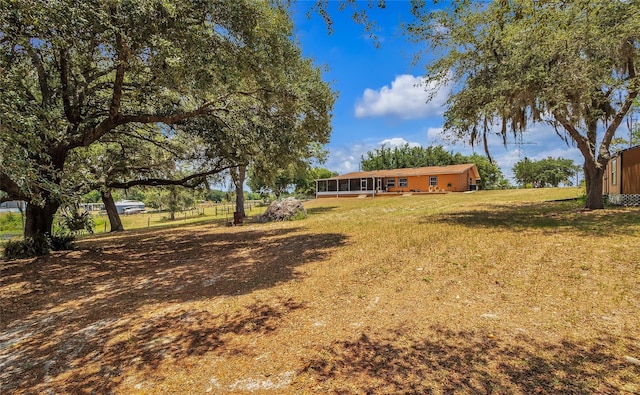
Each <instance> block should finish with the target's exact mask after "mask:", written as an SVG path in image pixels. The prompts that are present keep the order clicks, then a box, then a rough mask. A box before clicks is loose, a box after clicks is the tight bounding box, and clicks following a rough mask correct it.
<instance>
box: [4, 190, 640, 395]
mask: <svg viewBox="0 0 640 395" xmlns="http://www.w3.org/2000/svg"><path fill="white" fill-rule="evenodd" d="M577 194H578V192H577V191H576V190H575V189H549V190H514V191H495V192H492V191H487V192H478V193H474V194H447V195H437V196H405V197H394V198H377V199H370V198H367V199H323V200H317V201H311V202H308V203H307V205H306V206H307V209H308V210H309V213H310V216H309V218H307V219H305V220H302V221H294V222H285V223H270V224H247V225H245V226H242V227H233V228H227V227H223V226H219V225H216V224H201V225H198V224H190V225H185V226H182V227H177V228H170V229H169V228H167V229H161V228H156V229H145V230H139V231H127V232H124V233H121V234H117V235H100V236H94V237H91V238H86V239H83V240H82V241H81V242H80V243H79V245H78V249H77V250H76V251H71V252H64V253H54V254H52V255H50V256H47V257H41V258H37V259H31V260H21V261H13V262H2V263H0V264H1V265H2V267H1V269H2V270H1V273H0V275H1V278H0V280H1V283H0V307H1V309H2V310H1V316H0V319H1V322H0V393H3V394H9V393H15V394H46V393H52V394H53V393H55V394H64V393H70V394H83V393H85V394H91V393H94V394H108V393H114V394H165V393H166V394H170V393H174V394H185V393H193V394H206V393H273V394H283V393H291V394H300V393H310V394H311V393H319V394H320V393H344V394H351V393H353V394H360V393H362V394H365V393H371V394H373V393H376V394H377V393H383V394H391V393H403V394H405V393H417V394H425V393H434V394H445V393H459V394H481V393H487V394H489V393H491V394H534V393H538V394H559V393H562V394H587V393H596V394H640V361H639V359H640V318H639V312H640V243H639V240H640V239H639V236H640V210H639V209H630V208H610V209H606V210H600V211H594V212H588V211H583V210H581V209H580V204H579V203H577V202H575V201H562V202H549V201H547V200H550V199H559V198H567V197H572V196H576V195H577Z"/></svg>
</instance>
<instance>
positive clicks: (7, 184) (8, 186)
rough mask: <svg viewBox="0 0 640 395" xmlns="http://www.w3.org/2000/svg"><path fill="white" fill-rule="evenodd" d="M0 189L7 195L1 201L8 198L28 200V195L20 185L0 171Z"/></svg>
mask: <svg viewBox="0 0 640 395" xmlns="http://www.w3.org/2000/svg"><path fill="white" fill-rule="evenodd" d="M0 191H4V192H5V193H6V194H7V195H8V196H7V197H6V198H3V199H5V200H3V201H9V200H29V196H28V195H27V194H25V193H24V192H23V191H22V189H21V188H20V185H18V184H17V183H16V182H15V181H13V180H12V179H11V178H10V177H9V176H7V175H6V174H5V173H0Z"/></svg>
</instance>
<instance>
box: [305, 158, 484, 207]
mask: <svg viewBox="0 0 640 395" xmlns="http://www.w3.org/2000/svg"><path fill="white" fill-rule="evenodd" d="M315 181H316V198H322V197H355V196H385V195H386V196H388V195H397V194H402V193H416V194H417V193H444V192H464V191H473V190H476V189H477V186H478V181H480V173H478V168H477V167H476V165H474V164H472V163H470V164H463V165H450V166H431V167H415V168H407V169H392V170H372V171H358V172H353V173H348V174H344V175H341V176H336V177H331V178H322V179H318V180H315Z"/></svg>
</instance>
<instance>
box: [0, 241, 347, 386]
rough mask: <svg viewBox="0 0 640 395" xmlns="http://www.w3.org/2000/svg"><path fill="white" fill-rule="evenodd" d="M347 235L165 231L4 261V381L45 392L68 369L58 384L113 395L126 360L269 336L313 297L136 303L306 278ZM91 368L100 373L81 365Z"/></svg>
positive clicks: (146, 362)
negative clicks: (232, 310)
mask: <svg viewBox="0 0 640 395" xmlns="http://www.w3.org/2000/svg"><path fill="white" fill-rule="evenodd" d="M345 243H346V236H344V235H341V234H334V233H320V234H309V233H302V232H301V231H300V229H265V228H258V229H246V228H234V229H232V230H229V232H211V231H209V230H207V229H206V228H184V229H182V228H181V229H169V230H167V229H161V230H150V231H147V232H136V233H128V232H126V233H123V234H117V235H105V236H103V237H97V238H95V239H94V240H91V241H86V242H83V243H80V249H78V250H76V251H70V252H62V253H54V254H52V255H50V256H45V257H40V258H37V259H33V260H22V261H14V262H7V263H4V264H3V269H2V272H1V276H2V278H1V279H2V282H1V283H0V291H1V292H0V308H1V309H2V310H1V312H2V314H1V321H0V329H1V332H0V389H2V392H4V393H6V391H9V392H11V391H12V390H16V391H17V390H20V391H23V392H26V393H30V392H31V393H37V392H40V393H42V392H43V391H44V390H46V389H47V385H53V384H51V383H55V382H56V380H58V379H59V378H60V377H67V379H66V380H65V381H64V382H65V383H66V384H64V386H63V387H58V388H53V389H54V392H71V393H90V392H98V393H105V392H109V390H110V389H112V388H115V385H117V383H118V382H119V376H118V372H119V371H120V370H121V367H122V366H131V364H134V365H135V366H138V365H139V366H140V367H142V366H144V367H146V368H151V369H152V368H153V367H154V366H156V365H157V364H158V363H159V362H160V361H161V360H163V359H164V358H169V357H173V358H177V357H179V356H182V355H192V354H196V355H200V354H203V353H206V352H211V351H212V350H217V349H220V350H224V352H227V351H228V350H225V347H224V346H225V344H224V342H225V340H224V338H225V336H224V335H225V334H236V335H244V334H247V333H264V334H267V333H269V332H271V331H274V330H275V329H276V327H277V321H278V319H280V318H281V317H282V316H283V315H284V314H286V313H287V312H289V311H291V310H295V309H299V308H302V307H303V304H302V303H300V302H297V301H293V300H277V301H275V302H273V301H272V302H265V303H256V304H255V305H253V306H249V307H247V308H246V309H245V310H243V311H241V312H238V313H237V314H235V315H213V314H211V313H210V312H208V311H185V310H181V309H178V310H175V311H171V310H169V311H167V312H165V313H163V315H162V316H160V317H150V318H147V319H146V321H144V322H143V321H142V320H143V318H142V317H136V314H137V311H138V309H140V308H141V307H143V306H150V305H158V306H161V307H159V308H163V307H162V306H178V307H179V306H180V303H183V302H195V301H199V300H207V301H209V300H211V301H212V302H213V301H215V299H214V298H216V297H221V296H233V295H241V294H248V293H251V292H253V291H255V290H259V289H265V288H269V287H273V286H275V285H277V284H280V283H284V282H289V281H298V280H300V279H301V274H300V272H299V271H298V270H297V268H298V267H299V266H300V265H304V264H306V263H310V262H316V261H322V260H323V259H326V257H327V255H328V254H329V253H330V252H331V251H332V250H334V249H335V248H339V247H341V246H343V245H344V244H345ZM132 317H133V318H132ZM123 336H124V337H126V339H124V340H122V339H121V338H122V337H123ZM165 342H166V343H165ZM239 351H242V350H239ZM220 352H222V351H220ZM131 361H133V362H131ZM91 364H94V365H96V366H98V367H99V368H98V371H95V370H94V371H93V372H92V371H90V370H87V369H86V368H84V369H76V368H77V367H78V366H80V367H82V366H88V365H91ZM87 372H89V373H87ZM47 383H49V384H47ZM74 383H75V384H74ZM30 388H31V390H29V389H30Z"/></svg>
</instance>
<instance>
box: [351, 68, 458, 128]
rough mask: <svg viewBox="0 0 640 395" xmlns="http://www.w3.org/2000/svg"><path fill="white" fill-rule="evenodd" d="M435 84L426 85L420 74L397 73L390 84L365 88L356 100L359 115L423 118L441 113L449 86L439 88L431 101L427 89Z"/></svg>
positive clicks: (356, 109)
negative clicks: (418, 75) (378, 87)
mask: <svg viewBox="0 0 640 395" xmlns="http://www.w3.org/2000/svg"><path fill="white" fill-rule="evenodd" d="M434 88H435V85H430V86H425V83H424V79H423V78H422V77H415V76H413V75H410V74H403V75H399V76H396V79H395V80H394V81H393V82H391V87H390V88H389V86H387V85H385V86H383V87H382V88H380V89H378V90H375V89H370V88H367V89H365V90H364V93H363V94H362V97H361V98H360V99H359V100H358V103H356V108H355V115H356V117H358V118H364V117H379V116H394V117H398V118H401V119H416V118H426V117H429V116H437V115H442V114H443V112H444V108H443V105H444V103H445V101H446V98H447V91H448V88H446V87H440V89H439V90H438V91H437V92H436V93H435V95H434V97H433V99H432V100H430V101H428V100H429V91H431V90H433V89H434Z"/></svg>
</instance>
